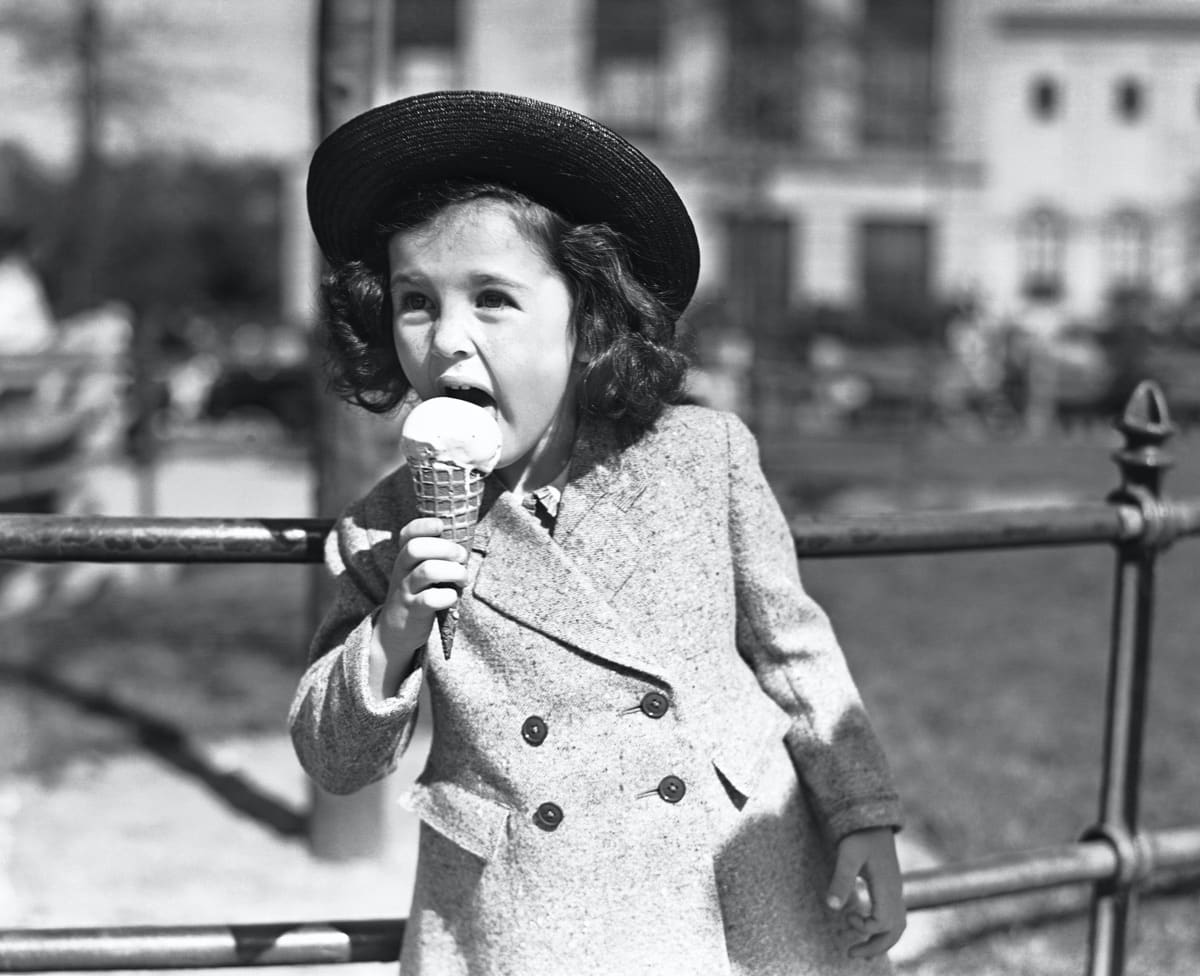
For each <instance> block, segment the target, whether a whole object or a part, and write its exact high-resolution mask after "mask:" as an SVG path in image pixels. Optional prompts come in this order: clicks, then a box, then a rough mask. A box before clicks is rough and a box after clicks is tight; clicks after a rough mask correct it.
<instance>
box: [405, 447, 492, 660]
mask: <svg viewBox="0 0 1200 976" xmlns="http://www.w3.org/2000/svg"><path fill="white" fill-rule="evenodd" d="M408 467H409V471H410V473H411V474H412V483H413V491H414V493H415V494H416V499H417V511H418V512H420V514H422V515H428V516H433V517H435V518H439V519H441V520H442V538H443V539H450V540H452V541H454V542H457V543H458V544H459V545H460V546H462V547H463V548H464V549H466V550H467V551H468V552H470V550H471V542H472V540H474V538H475V525H476V523H478V521H479V505H480V502H481V501H482V500H483V481H484V478H485V477H486V475H484V473H483V472H482V471H477V470H475V469H472V468H464V467H460V466H459V465H457V464H446V463H444V462H441V461H430V460H427V459H423V458H409V461H408ZM437 622H438V630H439V631H440V633H441V638H442V653H443V654H444V655H445V657H446V659H447V660H449V659H450V648H451V647H452V646H453V644H454V633H455V631H456V630H457V629H458V606H457V604H456V605H455V606H453V607H451V608H450V609H448V610H441V611H439V612H438V614H437Z"/></svg>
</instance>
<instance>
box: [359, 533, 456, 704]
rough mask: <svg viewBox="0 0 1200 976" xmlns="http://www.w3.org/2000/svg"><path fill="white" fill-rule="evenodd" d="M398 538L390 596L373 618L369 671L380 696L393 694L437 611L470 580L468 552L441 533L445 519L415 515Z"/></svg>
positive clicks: (450, 602)
mask: <svg viewBox="0 0 1200 976" xmlns="http://www.w3.org/2000/svg"><path fill="white" fill-rule="evenodd" d="M398 542H399V546H400V551H399V553H398V554H397V556H396V561H395V563H394V564H393V565H392V576H391V580H390V582H389V585H388V593H387V598H386V599H385V600H384V602H383V606H382V607H380V609H379V614H378V616H377V617H376V618H375V642H374V643H375V646H374V651H375V653H373V654H372V659H373V660H372V668H371V672H372V679H373V680H372V683H373V685H374V687H375V691H376V693H377V694H379V695H380V697H382V698H387V697H390V696H391V695H393V694H395V692H396V689H397V688H398V687H399V684H400V680H401V679H402V678H403V676H404V675H405V674H406V673H407V672H408V669H409V665H410V664H411V662H412V658H413V655H415V654H416V652H417V651H418V650H419V649H420V648H421V647H422V646H424V645H425V643H426V642H427V641H428V640H429V634H430V631H431V630H432V629H433V618H434V615H435V614H436V613H438V611H440V610H447V609H449V608H450V607H452V606H454V604H456V603H457V602H458V597H459V593H460V592H461V591H462V588H463V587H464V586H465V585H466V582H467V568H466V562H467V552H466V550H465V549H464V548H463V547H462V546H460V545H459V544H458V543H457V542H451V541H450V540H448V539H443V538H442V522H441V519H436V518H415V519H413V520H412V521H411V522H409V523H408V525H406V526H404V528H403V529H401V530H400V537H399V540H398ZM379 658H382V660H379Z"/></svg>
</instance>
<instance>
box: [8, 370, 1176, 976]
mask: <svg viewBox="0 0 1200 976" xmlns="http://www.w3.org/2000/svg"><path fill="white" fill-rule="evenodd" d="M1117 428H1118V430H1119V431H1120V432H1121V434H1122V435H1123V437H1124V445H1123V447H1122V448H1121V449H1119V450H1118V451H1116V453H1115V454H1114V459H1115V460H1116V462H1117V464H1118V466H1119V468H1120V472H1121V484H1120V486H1119V487H1118V488H1117V489H1116V490H1115V491H1113V492H1112V493H1111V494H1110V495H1109V496H1108V499H1107V502H1106V503H1103V504H1096V505H1076V506H1062V507H1049V508H1040V509H1014V510H1003V511H990V512H967V513H909V514H898V515H882V516H873V517H849V518H820V519H816V520H813V521H812V522H810V523H808V524H805V525H802V526H799V527H797V529H796V531H795V544H796V552H797V555H798V556H800V557H803V558H827V557H839V556H864V555H880V554H900V553H945V552H953V551H962V550H975V549H1008V548H1020V547H1031V546H1041V547H1044V546H1068V545H1095V544H1102V543H1107V544H1110V545H1112V546H1113V547H1114V550H1115V552H1116V574H1115V588H1114V596H1113V605H1112V622H1111V648H1110V658H1109V672H1108V684H1107V692H1106V701H1105V735H1104V747H1103V777H1102V785H1101V791H1100V794H1101V795H1100V804H1099V808H1100V809H1099V816H1098V819H1097V821H1096V823H1095V824H1094V825H1093V826H1091V827H1089V828H1088V829H1087V830H1086V831H1084V832H1083V834H1082V836H1081V837H1080V839H1079V840H1078V842H1076V843H1072V844H1063V845H1059V846H1055V847H1047V848H1041V849H1036V850H1027V851H1019V852H1015V853H1008V854H1001V855H994V856H990V857H983V858H978V859H973V860H970V861H966V862H963V863H959V864H950V865H945V866H941V867H937V868H931V869H925V870H919V871H911V872H908V873H907V874H906V875H905V878H904V898H905V902H906V903H907V905H908V907H909V909H910V910H913V911H919V910H922V909H931V908H942V907H948V906H951V905H956V904H961V903H964V902H969V901H975V900H979V899H990V898H997V897H1001V896H1007V895H1015V894H1021V893H1026V892H1033V891H1038V890H1043V889H1048V888H1058V887H1063V886H1072V885H1090V886H1091V887H1092V896H1091V909H1090V914H1091V918H1090V932H1089V953H1088V961H1087V969H1086V973H1087V976H1121V974H1122V973H1124V969H1125V960H1126V955H1127V949H1128V944H1129V935H1130V929H1131V926H1132V919H1133V913H1132V909H1133V906H1134V903H1135V901H1136V898H1137V896H1138V893H1139V891H1140V890H1141V889H1142V888H1144V887H1145V885H1146V884H1147V882H1149V881H1151V880H1152V879H1155V878H1159V877H1161V876H1163V875H1165V874H1167V873H1168V872H1175V871H1179V870H1188V871H1191V870H1195V869H1200V825H1196V826H1189V827H1181V828H1175V829H1169V830H1157V831H1147V830H1143V829H1142V828H1141V827H1140V826H1139V818H1138V814H1139V811H1138V801H1139V796H1140V787H1141V782H1140V781H1141V761H1142V742H1143V735H1144V730H1145V722H1146V690H1147V679H1148V675H1149V667H1150V651H1151V625H1152V621H1153V614H1154V570H1155V563H1156V559H1157V556H1158V554H1159V553H1160V552H1161V551H1163V550H1164V549H1165V548H1166V547H1168V546H1169V545H1171V544H1172V543H1173V542H1175V541H1177V540H1179V539H1181V538H1184V537H1187V536H1192V535H1197V534H1200V499H1193V500H1187V501H1176V500H1168V499H1166V498H1165V497H1164V496H1163V494H1162V477H1163V474H1164V472H1165V471H1166V469H1167V468H1168V467H1169V466H1170V463H1171V460H1170V458H1169V456H1168V455H1167V454H1166V452H1165V450H1164V445H1165V443H1166V441H1167V440H1168V439H1169V437H1170V435H1171V433H1172V430H1173V428H1172V425H1171V423H1170V418H1169V415H1168V411H1167V405H1166V401H1165V400H1164V398H1163V395H1162V393H1161V391H1160V390H1159V389H1158V388H1157V387H1156V386H1155V385H1154V384H1152V383H1143V384H1142V385H1141V386H1139V387H1138V389H1137V391H1136V392H1135V393H1134V395H1133V396H1132V397H1131V399H1130V401H1129V404H1128V406H1127V408H1126V410H1125V413H1124V415H1123V416H1122V417H1121V418H1120V419H1119V420H1118V421H1117ZM330 526H331V523H330V522H329V521H328V520H322V519H297V520H264V519H139V518H104V517H90V518H71V517H62V516H46V515H43V516H38V515H0V559H10V560H22V561H32V562H57V561H75V560H79V561H94V562H141V563H157V562H163V563H171V562H175V563H177V562H184V563H198V562H224V563H228V562H262V563H271V562H279V563H311V562H318V561H319V560H320V559H321V556H322V541H323V539H324V537H325V535H326V533H327V532H328V530H329V528H330ZM404 924H405V923H404V920H403V919H380V920H356V921H330V922H326V923H319V924H314V923H309V922H305V923H286V922H285V923H279V924H253V925H195V926H133V927H122V928H56V929H24V930H20V929H14V930H0V971H3V972H48V971H61V970H76V971H78V970H116V969H196V968H216V967H229V966H248V965H299V964H320V963H350V962H386V961H394V960H396V959H397V958H398V956H399V951H400V944H401V940H402V939H403V934H404Z"/></svg>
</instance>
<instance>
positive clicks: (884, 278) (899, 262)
mask: <svg viewBox="0 0 1200 976" xmlns="http://www.w3.org/2000/svg"><path fill="white" fill-rule="evenodd" d="M931 241H932V234H931V232H930V227H929V224H928V223H927V222H925V221H923V220H879V219H872V220H866V221H864V222H863V223H862V225H861V227H860V237H859V250H860V271H861V275H862V297H863V307H864V309H865V311H866V313H867V315H868V316H869V317H870V318H871V320H872V322H873V323H874V324H876V325H877V326H879V327H882V328H883V329H885V330H887V331H892V332H901V333H905V334H910V335H916V334H923V333H924V331H925V329H926V327H927V326H928V324H929V323H928V322H926V321H924V319H925V318H926V317H927V316H928V315H929V313H930V311H931V309H932V300H931V291H930V269H931V267H932V260H931Z"/></svg>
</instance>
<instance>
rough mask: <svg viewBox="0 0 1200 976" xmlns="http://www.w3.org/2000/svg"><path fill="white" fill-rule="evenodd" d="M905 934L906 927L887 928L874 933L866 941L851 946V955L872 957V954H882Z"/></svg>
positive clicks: (854, 956)
mask: <svg viewBox="0 0 1200 976" xmlns="http://www.w3.org/2000/svg"><path fill="white" fill-rule="evenodd" d="M901 935H904V928H902V927H901V928H899V929H895V928H890V927H889V928H887V929H884V930H883V932H880V933H876V934H875V935H872V936H871V938H869V939H866V940H865V941H862V942H858V944H857V945H853V946H851V947H850V956H852V957H853V958H856V959H858V958H870V957H872V956H881V954H882V953H884V952H887V951H888V950H889V948H892V947H893V946H894V945H895V944H896V942H899V941H900V936H901Z"/></svg>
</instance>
